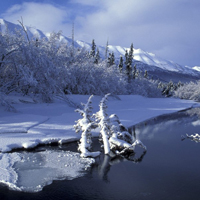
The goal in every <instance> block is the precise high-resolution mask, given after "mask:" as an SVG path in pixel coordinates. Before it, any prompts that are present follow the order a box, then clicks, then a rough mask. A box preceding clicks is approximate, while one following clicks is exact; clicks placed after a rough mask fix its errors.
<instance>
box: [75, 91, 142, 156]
mask: <svg viewBox="0 0 200 200" xmlns="http://www.w3.org/2000/svg"><path fill="white" fill-rule="evenodd" d="M109 95H110V94H106V95H105V96H104V97H103V98H102V100H101V101H100V104H99V111H98V112H97V113H96V114H94V115H92V106H91V103H92V101H91V98H92V96H90V98H89V99H88V102H87V104H83V105H84V109H83V110H80V109H77V110H76V112H79V113H80V114H81V115H82V116H83V118H82V119H79V120H78V121H77V124H76V125H75V126H74V128H75V130H76V132H80V131H82V135H81V139H80V144H79V147H78V150H79V151H80V152H81V156H82V157H88V156H91V157H96V156H98V155H99V154H100V153H99V152H90V150H91V144H92V140H91V137H92V135H91V130H92V129H95V128H96V127H97V126H98V127H99V128H100V134H99V140H100V142H101V143H102V144H103V145H102V146H103V148H104V153H105V154H110V152H111V151H112V153H114V154H116V155H126V154H130V153H134V149H135V146H136V145H138V146H140V147H142V148H143V149H144V151H146V146H145V145H144V144H143V143H142V142H141V141H140V140H139V139H136V138H134V136H132V135H131V134H130V133H129V132H128V129H127V128H126V127H125V126H124V125H123V124H122V123H121V122H120V120H119V118H118V116H117V115H116V114H112V115H110V116H108V114H107V105H106V102H107V100H108V96H109ZM93 117H94V118H95V121H94V119H93Z"/></svg>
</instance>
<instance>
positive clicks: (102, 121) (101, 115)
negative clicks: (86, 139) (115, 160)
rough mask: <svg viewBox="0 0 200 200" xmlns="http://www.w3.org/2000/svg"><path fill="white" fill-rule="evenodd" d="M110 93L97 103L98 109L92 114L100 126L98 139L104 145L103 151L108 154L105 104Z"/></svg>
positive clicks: (108, 124) (108, 127) (107, 120)
mask: <svg viewBox="0 0 200 200" xmlns="http://www.w3.org/2000/svg"><path fill="white" fill-rule="evenodd" d="M109 95H110V94H106V95H105V96H104V97H103V98H102V100H101V101H100V104H99V108H100V109H99V111H98V112H97V113H96V114H95V115H94V116H95V118H96V123H97V124H98V126H99V128H100V141H102V142H103V147H104V153H105V154H109V153H110V144H109V141H108V140H109V138H110V136H111V132H110V119H109V117H108V114H107V105H106V102H107V100H108V96H109Z"/></svg>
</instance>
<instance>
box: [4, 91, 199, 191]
mask: <svg viewBox="0 0 200 200" xmlns="http://www.w3.org/2000/svg"><path fill="white" fill-rule="evenodd" d="M88 97H89V96H87V95H72V96H70V97H69V98H71V99H72V100H73V101H74V102H75V103H77V104H79V103H80V102H83V103H86V102H87V99H88ZM10 98H11V99H12V102H13V103H14V104H13V105H14V107H15V108H16V109H17V112H15V113H14V112H13V113H12V112H6V111H4V108H3V107H0V151H1V152H2V153H0V182H2V183H5V184H7V185H9V186H10V187H11V188H12V189H17V190H22V191H32V192H35V191H39V190H41V189H42V188H43V187H44V186H45V185H47V184H50V183H51V181H52V180H57V179H63V178H68V179H71V178H76V177H79V176H81V175H82V173H81V172H80V171H82V170H84V169H85V168H87V167H88V166H89V165H90V164H91V163H93V162H94V160H93V159H92V158H87V159H84V158H80V155H79V154H77V153H72V152H61V151H60V152H59V151H58V152H53V151H52V152H49V151H45V152H38V153H8V152H9V151H11V150H12V149H15V148H32V147H35V146H37V145H38V144H42V143H43V144H47V143H51V142H59V143H61V144H62V143H66V142H70V141H76V140H78V139H79V138H80V135H77V134H76V133H75V131H74V129H73V125H74V124H75V121H76V120H78V119H79V118H80V115H79V114H78V113H76V112H74V110H75V108H73V107H70V106H68V104H67V103H66V102H63V101H58V100H56V101H55V103H52V104H44V103H38V104H35V103H34V102H33V101H32V100H31V99H24V97H16V96H15V97H10ZM101 98H102V97H100V96H95V97H94V98H93V99H92V102H93V108H94V109H93V111H94V112H97V111H98V109H99V107H98V105H99V102H100V100H101ZM119 98H120V100H119V99H117V98H114V97H109V101H108V104H107V105H108V109H107V110H108V114H114V113H115V114H117V115H118V117H119V119H120V121H121V122H122V123H123V124H124V125H125V126H131V125H134V124H136V123H139V122H141V121H144V120H146V119H149V118H151V117H155V116H158V115H161V114H166V113H172V112H176V111H179V110H182V109H185V108H189V107H191V106H194V105H196V104H198V103H196V102H193V101H187V100H180V99H174V98H145V97H142V96H137V95H123V96H119ZM20 99H21V100H26V103H22V102H21V101H20ZM94 135H98V131H96V132H95V133H94ZM72 166H73V167H72ZM43 172H45V173H43ZM52 172H55V173H52ZM52 174H53V175H52ZM33 175H34V181H33V179H32V176H33Z"/></svg>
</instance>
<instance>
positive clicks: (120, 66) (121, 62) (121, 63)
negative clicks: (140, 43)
mask: <svg viewBox="0 0 200 200" xmlns="http://www.w3.org/2000/svg"><path fill="white" fill-rule="evenodd" d="M123 62H124V61H123V57H122V56H120V60H119V65H118V67H119V71H120V73H122V70H123Z"/></svg>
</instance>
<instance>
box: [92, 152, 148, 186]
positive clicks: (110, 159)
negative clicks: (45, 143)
mask: <svg viewBox="0 0 200 200" xmlns="http://www.w3.org/2000/svg"><path fill="white" fill-rule="evenodd" d="M145 155H146V151H144V150H141V149H137V151H136V152H135V153H132V154H129V155H126V156H120V155H116V154H114V153H113V154H112V153H110V154H109V155H101V156H100V158H99V159H98V160H97V162H96V165H95V166H94V168H95V167H97V168H98V175H99V178H100V179H102V180H104V181H105V182H109V179H108V174H109V171H110V170H111V167H112V166H113V165H116V164H120V163H122V162H127V161H128V162H132V163H134V164H135V163H141V162H142V160H143V159H144V157H145Z"/></svg>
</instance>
